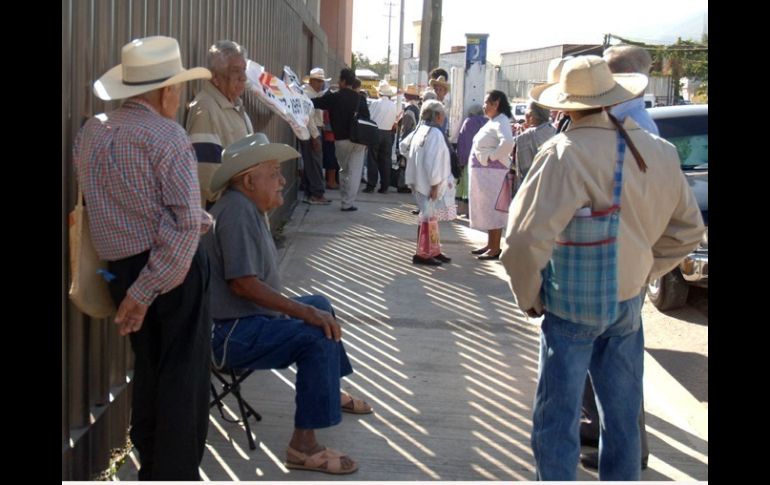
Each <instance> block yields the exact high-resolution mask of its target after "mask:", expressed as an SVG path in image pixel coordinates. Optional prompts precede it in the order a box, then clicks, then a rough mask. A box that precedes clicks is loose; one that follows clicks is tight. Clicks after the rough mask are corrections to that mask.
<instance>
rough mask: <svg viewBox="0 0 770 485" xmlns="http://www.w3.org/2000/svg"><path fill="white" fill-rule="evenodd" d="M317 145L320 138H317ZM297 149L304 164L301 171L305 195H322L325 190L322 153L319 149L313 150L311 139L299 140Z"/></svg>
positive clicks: (319, 144) (319, 143) (319, 142)
mask: <svg viewBox="0 0 770 485" xmlns="http://www.w3.org/2000/svg"><path fill="white" fill-rule="evenodd" d="M318 146H319V147H320V146H321V139H320V138H319V139H318ZM299 149H300V153H301V154H302V161H303V162H304V166H305V169H304V171H303V172H302V185H304V187H305V195H308V196H313V197H323V195H324V192H325V191H326V190H325V188H324V185H325V184H324V174H323V160H322V153H321V151H320V150H319V151H317V152H316V151H315V150H313V144H312V143H311V140H299Z"/></svg>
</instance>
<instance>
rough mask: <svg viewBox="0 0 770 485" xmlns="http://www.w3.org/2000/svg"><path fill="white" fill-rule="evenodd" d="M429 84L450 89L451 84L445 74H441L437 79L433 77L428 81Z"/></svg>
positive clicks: (433, 86)
mask: <svg viewBox="0 0 770 485" xmlns="http://www.w3.org/2000/svg"><path fill="white" fill-rule="evenodd" d="M428 84H430V87H432V88H435V87H436V86H444V87H445V88H447V89H449V88H450V84H449V83H448V82H446V78H445V77H444V76H439V77H437V78H436V79H431V80H430V81H428Z"/></svg>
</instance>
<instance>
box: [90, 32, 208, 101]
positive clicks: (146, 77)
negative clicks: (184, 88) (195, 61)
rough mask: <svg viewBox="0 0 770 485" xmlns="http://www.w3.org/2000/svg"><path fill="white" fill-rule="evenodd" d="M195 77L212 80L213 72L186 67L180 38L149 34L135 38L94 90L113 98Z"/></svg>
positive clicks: (200, 68)
mask: <svg viewBox="0 0 770 485" xmlns="http://www.w3.org/2000/svg"><path fill="white" fill-rule="evenodd" d="M193 79H211V71H209V70H208V69H206V68H205V67H195V68H192V69H185V68H184V67H183V66H182V56H181V54H180V53H179V43H178V42H177V41H176V39H173V38H171V37H163V36H155V37H145V38H143V39H134V40H132V41H131V42H129V43H128V44H126V45H124V46H123V50H122V51H121V52H120V64H118V65H117V66H115V67H113V68H112V69H110V70H109V71H107V72H106V73H105V74H104V75H103V76H102V77H100V78H99V80H98V81H96V82H95V83H94V93H95V94H96V95H97V96H98V97H99V98H101V99H103V100H105V101H110V100H113V99H124V98H130V97H132V96H137V95H139V94H143V93H146V92H149V91H152V90H155V89H158V88H162V87H165V86H172V85H174V84H179V83H183V82H186V81H192V80H193Z"/></svg>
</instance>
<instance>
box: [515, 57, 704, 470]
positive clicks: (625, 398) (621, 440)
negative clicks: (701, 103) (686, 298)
mask: <svg viewBox="0 0 770 485" xmlns="http://www.w3.org/2000/svg"><path fill="white" fill-rule="evenodd" d="M646 85H647V77H646V76H644V75H643V74H612V73H611V72H610V69H609V67H608V66H607V63H606V62H605V61H604V60H603V59H602V58H600V57H597V56H582V57H576V58H575V59H572V60H569V61H567V62H566V63H565V64H564V67H563V69H562V73H561V77H560V80H559V82H558V83H552V84H546V85H543V86H538V87H536V88H533V89H532V91H531V92H530V96H531V97H532V99H534V100H535V102H537V103H538V104H540V105H542V106H545V107H548V108H551V109H557V110H563V111H566V112H567V113H568V114H569V115H570V116H571V118H572V124H571V125H570V128H569V129H568V130H567V131H565V132H564V133H561V134H558V135H556V136H554V137H553V138H551V139H550V140H549V141H547V142H545V144H544V145H543V146H542V147H541V149H540V151H539V152H538V154H537V156H536V157H535V160H534V162H533V164H532V168H531V169H530V172H529V174H528V175H527V178H526V179H525V180H524V183H523V185H522V186H521V188H520V189H519V192H518V193H517V194H516V196H515V197H514V200H513V203H512V209H511V211H510V213H509V214H510V215H509V222H508V233H507V234H506V242H507V243H508V245H507V248H506V249H505V251H504V252H503V255H502V257H501V259H502V261H503V265H504V267H505V270H506V272H507V273H508V275H509V277H510V284H511V288H512V290H513V293H514V295H515V297H516V300H517V302H518V304H519V306H520V307H521V309H522V310H524V311H525V312H526V313H527V314H528V315H529V316H531V317H538V316H540V315H542V314H543V313H545V318H544V319H543V321H542V325H541V336H540V365H539V369H538V374H539V375H538V386H537V391H536V396H535V404H534V409H533V416H534V417H533V422H532V449H533V453H534V456H535V462H536V468H537V476H538V478H539V479H542V480H574V479H575V477H576V469H577V464H578V456H579V454H580V441H579V425H580V404H581V397H582V393H583V385H584V381H585V377H586V373H588V374H589V375H590V376H591V380H592V382H593V384H594V389H595V391H596V397H597V401H598V405H599V409H600V410H601V411H600V419H601V438H600V444H599V477H600V479H601V480H639V477H640V437H639V426H638V424H637V417H638V416H639V409H640V406H641V400H642V373H643V360H644V339H643V335H642V319H641V307H642V303H643V298H644V292H643V287H644V286H645V284H646V283H647V281H649V279H650V278H656V277H658V276H659V275H661V274H665V273H666V272H668V271H670V270H671V268H673V267H675V266H676V265H677V264H678V262H679V261H680V260H681V259H683V258H684V257H685V256H686V255H687V254H688V253H689V252H690V251H691V250H692V249H693V248H695V247H696V246H697V244H698V241H699V240H700V238H701V236H702V234H703V230H704V227H703V221H702V219H701V215H700V212H699V211H698V204H697V203H696V201H695V197H694V195H693V193H692V191H691V190H690V188H689V186H688V184H687V181H686V179H685V177H684V175H683V174H682V171H681V169H680V164H679V156H678V155H677V151H676V148H675V147H674V146H673V145H672V144H670V143H668V142H666V141H665V140H662V139H660V138H657V137H655V136H652V135H650V134H649V133H647V132H646V131H644V130H642V129H640V128H639V126H638V125H637V124H636V123H635V122H634V121H633V120H632V119H630V118H628V119H626V120H625V122H623V123H621V122H620V121H618V120H617V119H616V118H614V117H613V116H612V115H610V114H609V113H608V111H607V110H606V109H605V108H607V107H609V106H613V105H616V104H618V103H621V102H623V101H626V100H629V99H632V98H634V97H636V96H638V94H639V93H640V92H642V91H643V90H644V88H645V87H646Z"/></svg>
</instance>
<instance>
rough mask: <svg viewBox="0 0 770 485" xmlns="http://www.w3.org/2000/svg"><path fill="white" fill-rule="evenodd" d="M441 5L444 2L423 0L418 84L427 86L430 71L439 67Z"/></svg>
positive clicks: (440, 0)
mask: <svg viewBox="0 0 770 485" xmlns="http://www.w3.org/2000/svg"><path fill="white" fill-rule="evenodd" d="M441 4H442V0H423V2H422V24H421V26H420V67H419V71H420V72H419V77H418V82H419V83H420V85H421V86H425V85H426V84H427V81H428V71H430V70H431V69H432V68H434V67H438V55H439V46H440V44H441Z"/></svg>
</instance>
